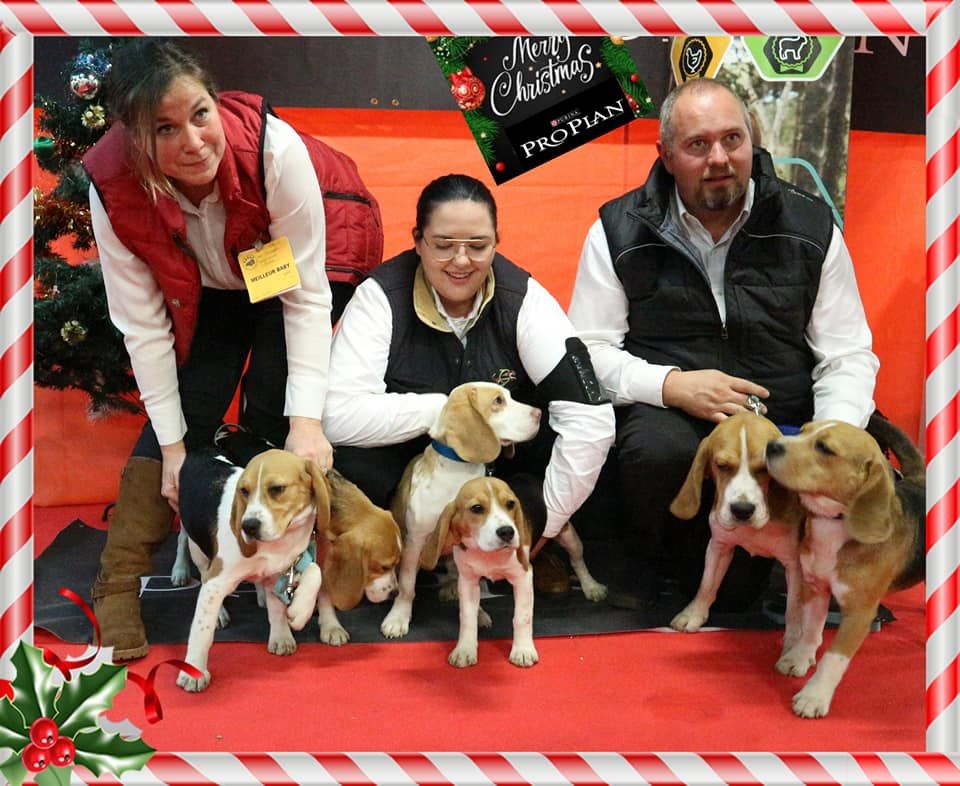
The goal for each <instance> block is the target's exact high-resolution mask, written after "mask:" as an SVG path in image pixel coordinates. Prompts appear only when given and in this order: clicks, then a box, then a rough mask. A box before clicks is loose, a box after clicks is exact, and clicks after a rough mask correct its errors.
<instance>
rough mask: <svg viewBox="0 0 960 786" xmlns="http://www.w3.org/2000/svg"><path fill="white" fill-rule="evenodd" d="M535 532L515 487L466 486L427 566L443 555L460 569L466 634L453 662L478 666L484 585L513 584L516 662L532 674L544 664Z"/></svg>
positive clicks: (442, 524)
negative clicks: (537, 627)
mask: <svg viewBox="0 0 960 786" xmlns="http://www.w3.org/2000/svg"><path fill="white" fill-rule="evenodd" d="M530 540H531V536H530V528H529V526H528V525H527V522H526V519H525V518H524V515H523V509H522V507H521V505H520V501H519V500H518V499H517V496H516V494H514V493H513V491H512V490H511V488H510V486H508V485H507V484H506V483H504V482H503V481H502V480H500V479H499V478H493V477H480V478H475V479H474V480H469V481H467V482H466V483H464V484H463V486H462V488H461V489H460V491H459V492H458V493H457V496H456V498H455V499H454V500H453V501H452V502H450V503H449V504H448V505H447V506H446V507H445V508H444V509H443V513H442V514H441V516H440V519H439V521H438V522H437V526H436V528H435V530H434V531H433V532H432V533H431V535H430V537H429V538H428V540H427V545H426V548H425V549H424V554H423V565H424V567H427V568H433V567H435V566H436V564H437V559H438V557H439V556H440V554H445V553H449V552H450V551H451V550H452V552H453V559H454V561H455V562H456V564H457V574H458V575H457V594H458V596H459V601H460V634H459V636H458V638H457V646H456V647H454V649H453V651H452V652H451V653H450V655H449V657H448V658H447V662H448V663H449V664H450V665H451V666H456V667H457V668H465V667H467V666H473V665H474V664H475V663H476V662H477V624H478V618H479V617H480V579H481V578H488V579H492V580H494V581H497V580H499V579H507V580H508V581H509V582H510V584H511V585H512V586H513V599H514V600H513V603H514V607H513V646H512V647H511V649H510V662H511V663H512V664H513V665H514V666H520V667H522V668H526V667H529V666H533V665H534V664H536V663H537V661H538V660H539V659H540V656H539V655H538V654H537V648H536V647H535V646H534V643H533V571H532V570H531V569H530Z"/></svg>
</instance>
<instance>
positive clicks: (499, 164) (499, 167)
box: [496, 161, 507, 172]
mask: <svg viewBox="0 0 960 786" xmlns="http://www.w3.org/2000/svg"><path fill="white" fill-rule="evenodd" d="M506 168H507V165H506V164H504V163H503V161H497V166H496V170H497V171H498V172H503V170H505V169H506Z"/></svg>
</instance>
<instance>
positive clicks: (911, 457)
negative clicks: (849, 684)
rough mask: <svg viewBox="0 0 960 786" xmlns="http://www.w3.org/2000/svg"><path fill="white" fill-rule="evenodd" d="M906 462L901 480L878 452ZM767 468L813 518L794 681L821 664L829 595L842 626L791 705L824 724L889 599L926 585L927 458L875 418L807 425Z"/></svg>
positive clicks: (774, 450)
mask: <svg viewBox="0 0 960 786" xmlns="http://www.w3.org/2000/svg"><path fill="white" fill-rule="evenodd" d="M878 443H882V444H883V445H884V446H886V447H887V448H889V450H890V451H891V452H892V453H893V455H894V456H896V458H897V461H898V462H899V463H900V467H901V470H902V476H901V477H899V478H898V477H896V476H895V474H894V471H893V469H892V468H891V466H890V464H889V463H888V462H887V459H886V456H885V455H884V453H883V451H882V450H881V447H880V444H878ZM766 454H767V467H768V468H769V470H770V475H771V476H772V477H773V478H775V479H776V480H777V481H778V482H779V483H781V484H783V485H784V486H786V487H787V488H789V489H791V490H793V491H795V492H796V493H797V494H798V495H799V498H800V502H801V504H802V505H803V507H804V508H805V510H806V522H805V524H804V532H803V539H802V541H801V543H800V566H801V569H802V575H803V584H802V587H801V606H802V614H803V635H802V637H801V639H800V640H799V641H798V642H797V644H796V646H795V647H794V648H793V650H792V652H790V653H787V655H785V656H784V657H785V658H787V659H789V660H790V661H791V670H790V673H791V674H793V675H794V676H797V677H802V676H803V675H805V674H806V673H807V671H808V670H809V668H810V667H811V666H812V665H813V664H814V663H816V656H817V649H818V648H819V647H820V644H821V643H822V641H823V626H824V623H825V621H826V618H827V612H828V608H829V604H830V595H831V593H832V594H833V596H834V597H835V598H836V600H837V603H838V604H839V606H840V613H841V619H840V627H839V628H838V629H837V633H836V635H835V636H834V639H833V641H832V642H831V644H830V647H829V649H828V650H827V652H826V653H825V654H824V655H823V658H822V659H821V660H820V663H819V665H817V669H816V671H815V672H814V675H813V676H812V677H811V678H810V679H809V680H807V683H806V684H805V685H804V686H803V688H802V689H801V690H800V691H799V692H798V693H797V694H796V695H795V696H794V697H793V711H794V712H795V713H796V714H797V715H799V716H800V717H801V718H821V717H823V716H824V715H826V714H827V713H828V712H829V710H830V703H831V701H832V700H833V694H834V692H835V691H836V688H837V685H838V684H839V683H840V680H841V678H842V677H843V674H844V672H845V671H846V670H847V667H848V666H849V664H850V661H851V659H852V658H853V656H854V655H855V654H856V652H857V650H858V649H859V648H860V645H861V644H862V643H863V641H864V639H865V638H866V637H867V634H868V633H869V632H870V626H871V624H872V622H873V619H874V618H875V617H876V614H877V607H878V606H879V604H880V601H881V599H882V598H883V596H884V595H885V594H886V593H887V592H890V591H892V590H900V589H906V588H907V587H910V586H913V585H914V584H916V583H917V582H919V581H920V580H922V579H923V575H924V573H923V571H924V560H925V553H926V548H925V538H924V522H925V514H926V503H925V498H926V491H925V482H926V481H925V476H926V468H925V465H924V461H923V456H921V455H920V453H919V451H917V449H916V448H915V447H914V446H913V444H912V443H911V442H910V440H909V439H908V438H907V436H906V435H905V434H904V433H903V432H902V431H900V430H899V429H898V428H897V427H896V426H894V425H893V424H892V423H890V422H889V421H888V420H886V419H885V418H883V417H881V416H879V415H876V414H874V416H873V417H871V419H870V423H869V424H868V425H867V429H866V430H864V429H860V428H856V427H855V426H852V425H850V424H848V423H843V422H840V421H837V420H822V421H814V422H812V423H807V424H806V425H805V426H804V427H803V428H802V429H801V430H800V433H799V434H798V435H796V436H791V437H782V438H780V439H777V440H773V441H772V442H770V443H769V444H768V445H767V451H766Z"/></svg>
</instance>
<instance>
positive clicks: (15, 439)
mask: <svg viewBox="0 0 960 786" xmlns="http://www.w3.org/2000/svg"><path fill="white" fill-rule="evenodd" d="M801 31H802V32H806V33H810V34H814V33H816V34H831V33H832V34H837V33H840V34H844V35H878V34H882V35H911V34H916V35H921V34H926V36H927V215H926V221H927V303H926V314H927V369H928V371H927V373H928V376H927V380H926V408H927V412H928V413H929V414H928V420H927V425H926V441H927V461H928V465H929V468H928V495H927V496H928V500H929V503H928V505H929V507H928V514H927V532H928V557H927V636H928V642H927V692H926V701H927V721H928V727H927V748H928V750H930V751H947V750H951V749H956V748H957V746H958V741H960V700H958V682H960V654H958V653H960V614H958V613H957V608H958V596H960V568H958V565H960V527H958V526H956V522H957V519H958V516H960V499H958V498H960V471H958V468H960V455H958V453H960V440H958V439H957V435H958V420H960V392H958V387H960V384H958V383H960V352H958V351H957V346H958V333H960V265H955V264H954V263H955V262H957V260H958V256H960V172H958V170H960V86H958V85H960V41H958V32H960V0H949V1H947V0H942V1H941V2H926V3H924V2H919V1H918V0H864V2H858V1H857V0H791V1H790V2H782V3H775V2H771V0H740V2H739V3H734V2H733V1H732V0H705V1H704V2H699V3H692V2H689V3H679V2H669V1H668V0H657V1H656V2H653V1H650V0H643V1H641V0H628V2H622V3H620V2H614V1H613V0H579V2H578V0H483V1H481V0H475V1H473V2H471V1H470V0H466V1H464V0H406V1H405V2H393V0H349V1H346V0H315V2H313V3H309V4H308V3H298V2H293V0H272V2H268V1H265V0H246V1H245V2H235V3H226V2H223V3H209V2H200V0H193V1H191V0H157V2H156V3H150V4H147V3H142V2H137V0H115V1H114V2H111V3H104V2H97V3H89V4H87V3H83V2H72V1H71V0H41V1H40V2H36V1H34V0H9V1H8V2H0V590H2V597H3V600H2V601H0V678H9V677H10V676H12V674H11V672H10V663H9V659H10V656H11V654H12V652H13V649H14V648H15V646H16V644H17V642H18V641H19V640H21V639H24V640H27V641H30V640H32V637H33V626H32V618H33V593H32V581H33V576H32V570H33V545H32V533H33V526H32V508H31V502H32V477H33V460H32V458H33V457H32V441H33V440H32V397H33V384H32V383H33V374H32V246H31V239H32V235H31V230H32V220H31V213H32V199H31V194H30V168H29V163H30V160H29V156H30V153H31V135H32V129H33V125H32V108H33V107H32V99H33V84H32V55H33V52H32V38H31V34H32V35H105V34H107V35H184V34H186V35H451V34H452V35H490V34H497V35H519V34H527V33H529V34H533V35H544V34H566V33H569V34H574V35H593V34H602V33H618V34H621V35H683V34H704V35H710V34H714V35H716V34H730V35H749V34H785V33H794V32H801ZM958 765H960V756H954V755H943V754H934V753H917V754H908V753H891V754H843V753H830V754H819V755H815V754H782V755H775V754H763V753H751V754H732V753H731V754H713V755H697V754H693V753H660V754H636V755H628V754H613V753H594V754H572V753H571V754H540V753H523V754H471V755H466V754H458V753H433V754H386V753H379V754H377V753H365V754H328V755H310V754H294V753H290V754H272V755H267V754H247V755H232V754H212V753H194V754H172V753H158V754H157V755H156V756H155V757H154V758H153V759H152V760H151V762H150V764H149V765H148V768H147V769H146V770H145V771H144V773H142V777H143V781H142V782H144V783H178V782H191V783H222V782H224V781H225V780H226V779H229V781H230V782H231V783H238V784H239V783H261V782H264V781H270V782H272V783H304V782H325V783H330V782H341V783H343V782H351V783H374V782H376V783H384V782H404V783H406V782H410V781H414V782H418V783H484V784H486V783H491V782H492V783H501V782H508V781H509V782H530V783H536V782H542V781H544V780H551V781H553V782H557V783H598V782H603V783H608V782H622V781H625V780H629V781H636V780H637V776H638V775H639V776H640V777H641V778H643V779H644V780H646V781H647V782H650V783H655V782H671V783H675V782H677V781H679V782H682V783H698V784H699V783H716V782H730V781H731V780H735V781H737V782H740V783H795V782H803V783H836V782H837V781H841V780H842V781H843V782H844V783H850V784H860V783H908V782H909V783H960V766H958ZM151 778H152V779H153V780H151ZM138 782H141V781H140V779H139V778H138Z"/></svg>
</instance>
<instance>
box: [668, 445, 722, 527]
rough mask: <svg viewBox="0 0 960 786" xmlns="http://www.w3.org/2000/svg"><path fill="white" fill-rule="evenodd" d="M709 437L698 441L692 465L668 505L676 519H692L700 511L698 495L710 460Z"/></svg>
mask: <svg viewBox="0 0 960 786" xmlns="http://www.w3.org/2000/svg"><path fill="white" fill-rule="evenodd" d="M711 455H712V453H711V448H710V436H709V435H708V436H706V437H704V438H703V439H702V440H700V446H699V447H698V448H697V455H696V456H694V457H693V464H691V465H690V471H689V472H688V473H687V479H686V480H685V481H683V485H682V486H681V487H680V491H678V492H677V496H676V497H674V499H673V502H671V503H670V512H671V513H672V514H673V515H674V516H676V517H677V518H678V519H692V518H693V517H694V516H696V515H697V511H698V510H700V495H701V492H702V490H703V481H704V480H706V477H707V476H706V472H707V462H708V461H709V460H710V456H711Z"/></svg>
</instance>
